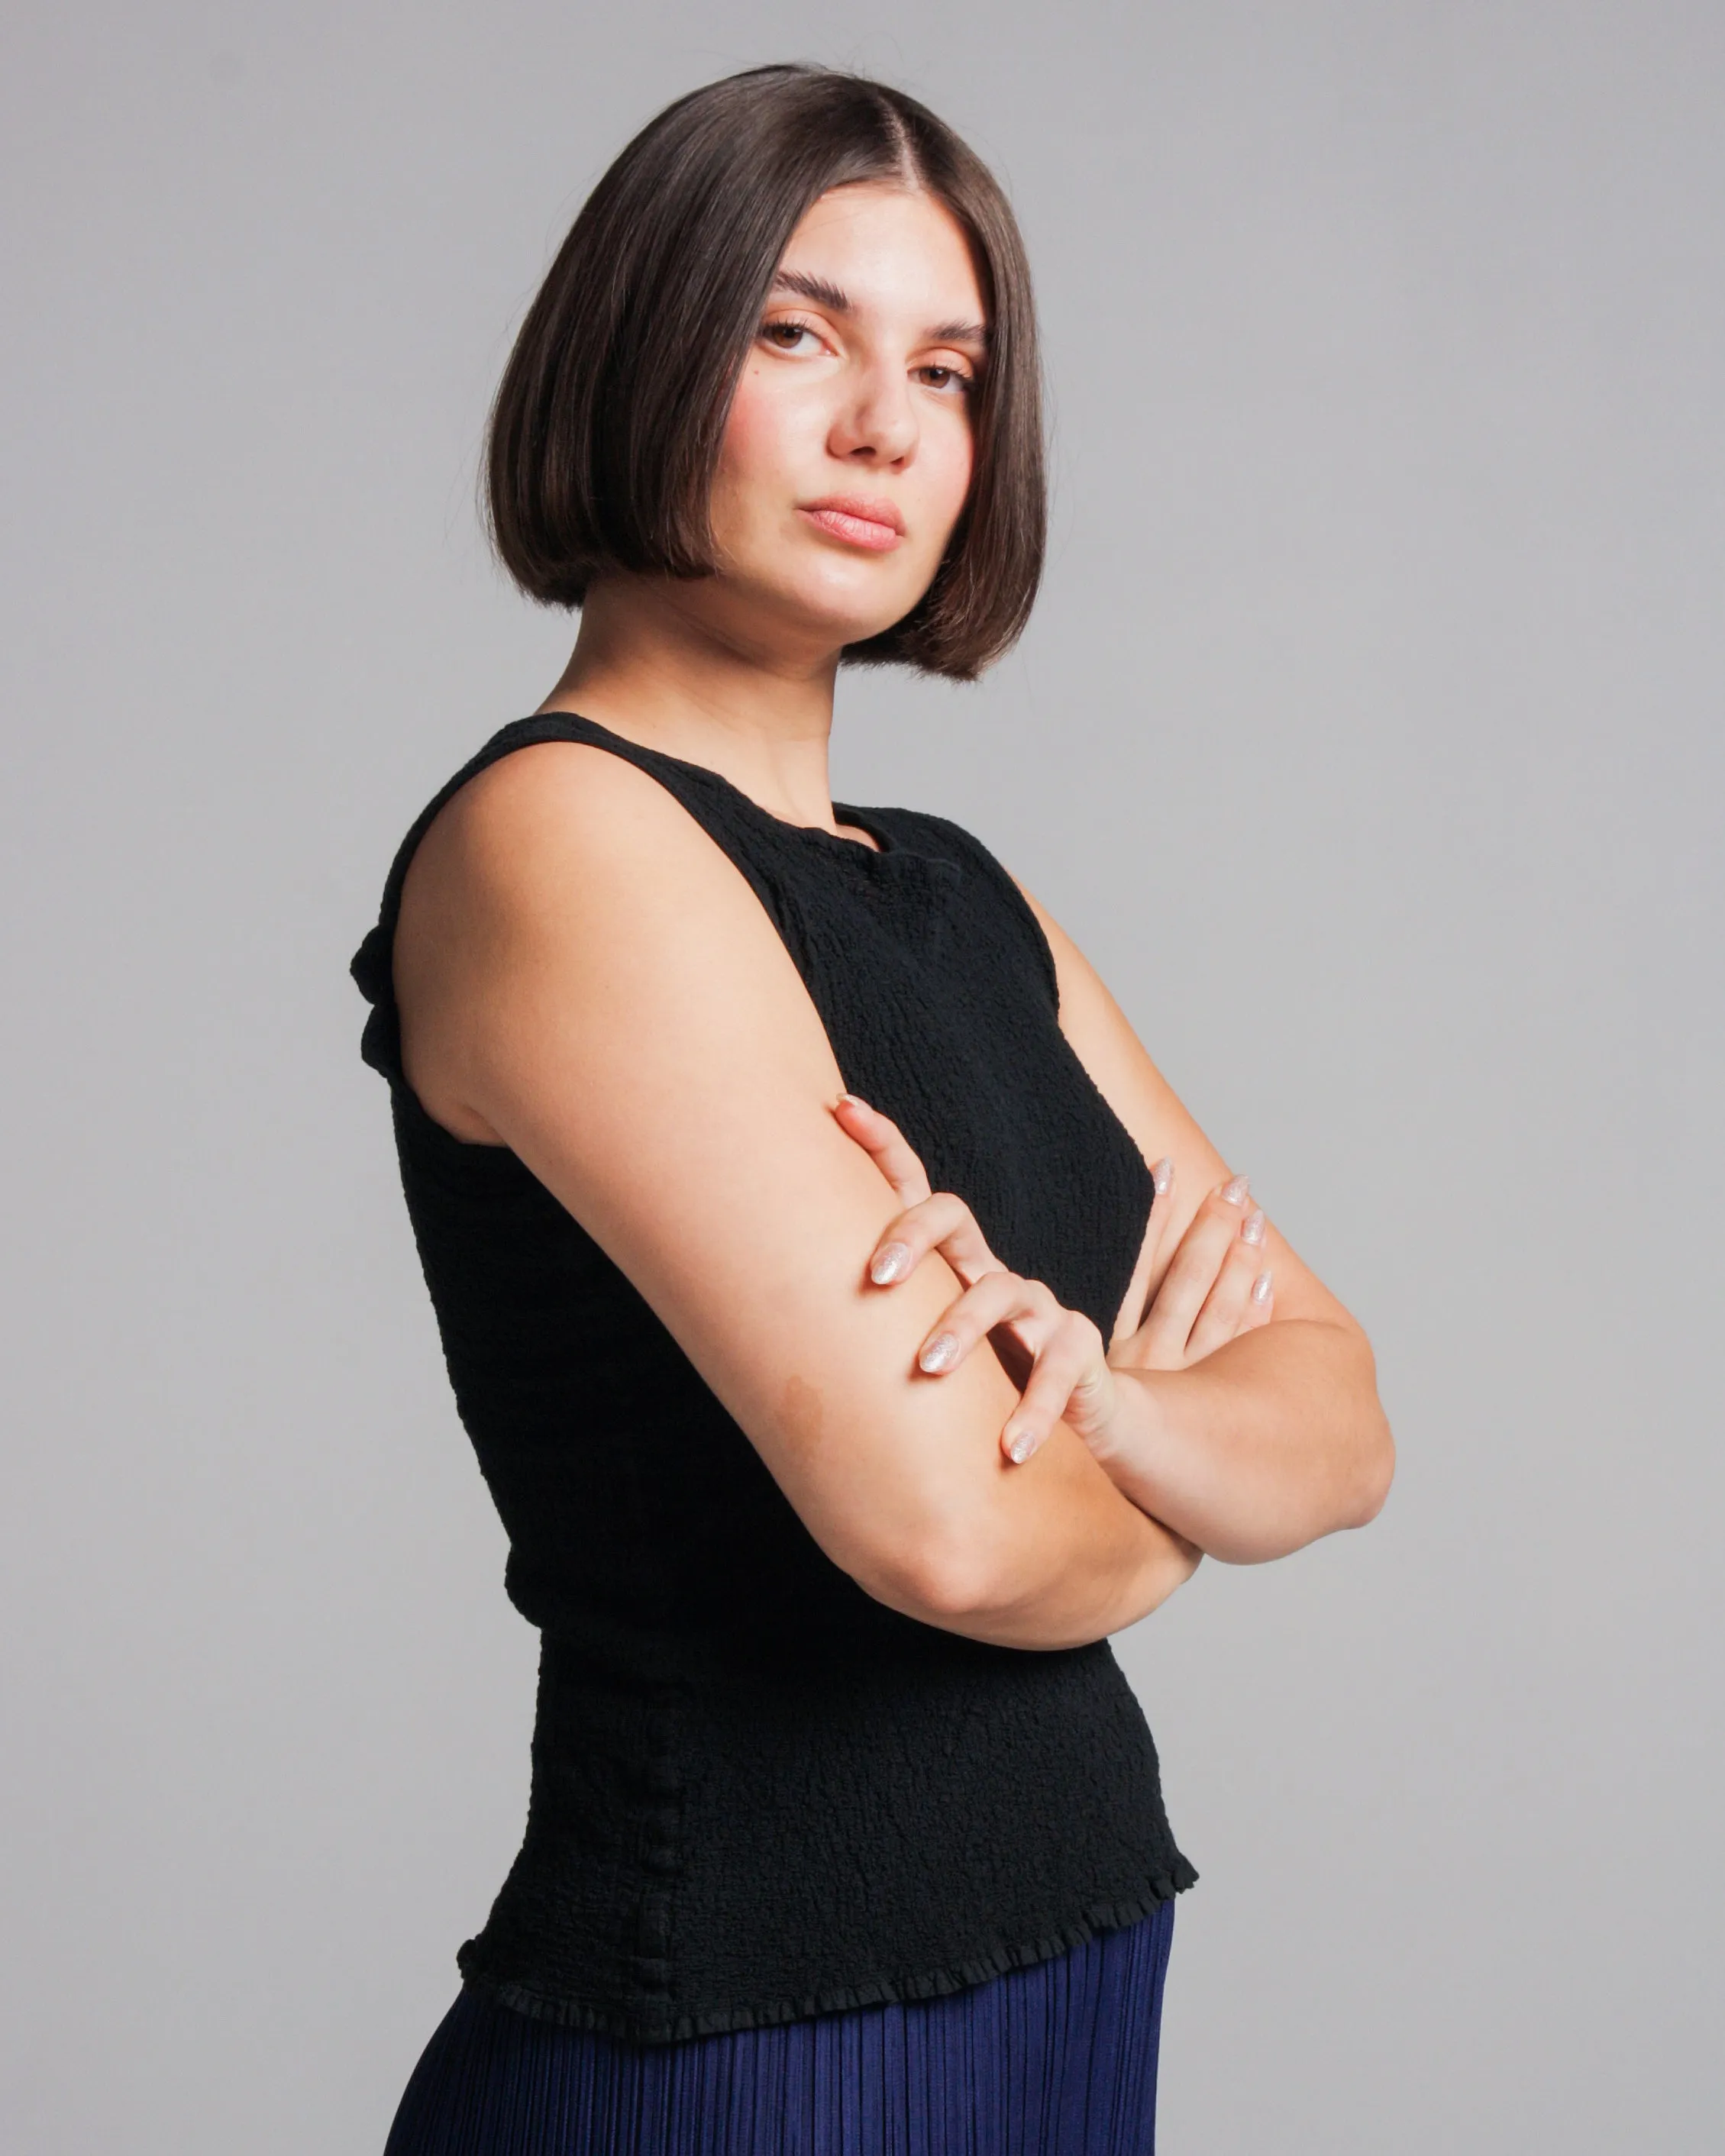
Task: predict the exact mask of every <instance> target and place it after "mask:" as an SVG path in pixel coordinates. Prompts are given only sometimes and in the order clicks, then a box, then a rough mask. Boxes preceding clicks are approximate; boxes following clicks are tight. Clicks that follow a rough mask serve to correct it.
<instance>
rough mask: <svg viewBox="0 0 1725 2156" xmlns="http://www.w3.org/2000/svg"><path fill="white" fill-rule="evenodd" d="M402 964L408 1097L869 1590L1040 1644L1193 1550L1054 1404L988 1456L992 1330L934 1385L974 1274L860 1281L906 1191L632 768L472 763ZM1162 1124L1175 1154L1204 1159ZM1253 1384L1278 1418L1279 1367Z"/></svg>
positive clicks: (932, 1263)
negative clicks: (512, 1197)
mask: <svg viewBox="0 0 1725 2156" xmlns="http://www.w3.org/2000/svg"><path fill="white" fill-rule="evenodd" d="M394 973H395V987H396V994H397V999H398V1004H399V1005H400V1009H401V1014H402V1026H403V1061H404V1065H405V1068H406V1070H407V1075H408V1081H409V1082H410V1083H411V1084H412V1085H413V1087H414V1089H415V1091H416V1092H417V1093H418V1096H419V1099H420V1101H421V1102H422V1103H423V1104H424V1106H425V1108H426V1109H427V1111H428V1112H429V1114H431V1115H432V1116H434V1117H435V1118H436V1119H437V1120H438V1121H439V1122H443V1123H444V1126H445V1127H447V1128H449V1129H450V1130H451V1131H453V1132H454V1133H455V1135H457V1136H458V1137H463V1138H465V1139H466V1140H468V1141H469V1142H473V1143H479V1144H485V1143H494V1144H506V1145H508V1146H510V1147H511V1148H512V1149H513V1150H514V1151H515V1152H516V1153H517V1154H518V1155H519V1156H520V1157H521V1159H522V1160H523V1161H524V1162H526V1164H527V1166H528V1167H529V1168H531V1169H532V1171H533V1172H534V1173H535V1174H536V1175H537V1176H538V1178H540V1180H541V1181H542V1182H543V1183H545V1184H546V1185H547V1188H549V1189H550V1190H552V1192H553V1193H555V1194H556V1195H557V1197H558V1198H559V1199H561V1200H562V1202H563V1204H565V1205H567V1207H568V1208H569V1209H570V1210H571V1211H572V1213H574V1214H575V1215H576V1216H577V1217H578V1219H580V1220H581V1221H582V1223H583V1225H584V1226H585V1227H586V1228H587V1229H588V1231H589V1232H590V1233H591V1234H592V1235H593V1236H594V1237H595V1239H596V1240H598V1243H599V1244H600V1245H601V1246H602V1247H603V1249H605V1250H607V1251H608V1254H609V1255H611V1256H612V1257H613V1258H614V1260H616V1262H617V1263H618V1264H619V1266H621V1268H622V1269H623V1270H624V1272H625V1273H626V1274H627V1275H628V1276H629V1278H630V1279H631V1280H632V1281H634V1284H635V1285H636V1286H637V1287H638V1288H639V1290H640V1291H641V1292H642V1294H643V1295H644V1296H645V1297H646V1299H647V1301H649V1303H650V1304H651V1305H652V1306H653V1307H654V1309H655V1311H656V1312H658V1314H659V1316H660V1317H661V1319H662V1320H663V1321H664V1322H665V1324H666V1326H667V1327H669V1329H670V1332H672V1333H673V1335H674V1336H675V1337H676V1339H677V1340H678V1341H679V1342H680V1345H681V1346H682V1347H683V1348H684V1349H685V1352H686V1353H688V1355H689V1356H690V1358H691V1361H692V1362H693V1363H694V1364H695V1366H696V1368H697V1369H698V1370H699V1371H700V1373H701V1376H702V1377H703V1378H705V1379H706V1382H707V1383H708V1384H709V1385H711V1388H712V1389H713V1390H714V1392H715V1393H716V1394H717V1396H718V1397H719V1399H721V1401H722V1402H723V1403H724V1404H725V1406H726V1409H728V1410H729V1412H730V1413H731V1414H732V1415H733V1416H735V1418H736V1419H737V1422H738V1423H739V1424H740V1425H741V1426H742V1429H743V1430H745V1431H746V1432H747V1435H748V1436H749V1437H750V1439H751V1440H752V1441H753V1443H754V1444H755V1445H756V1446H757V1449H758V1450H759V1451H760V1452H761V1454H762V1458H763V1460H765V1462H766V1464H767V1466H768V1468H769V1470H770V1471H772V1473H773V1476H775V1478H776V1479H777V1481H778V1482H779V1484H780V1486H781V1487H782V1488H783V1490H784V1491H785V1494H786V1496H787V1497H788V1500H789V1501H790V1502H791V1504H792V1505H793V1507H795V1509H796V1510H797V1512H798V1514H799V1516H800V1517H801V1518H802V1519H803V1522H804V1524H805V1525H806V1526H807V1527H808V1528H809V1532H810V1533H811V1534H812V1535H813V1536H814V1538H815V1539H816V1541H817V1542H819V1543H820V1544H821V1546H822V1548H824V1550H825V1551H826V1552H827V1553H828V1555H829V1557H830V1558H832V1559H833V1561H834V1563H837V1564H839V1566H841V1567H842V1568H844V1569H845V1570H846V1571H847V1572H849V1573H851V1574H852V1576H853V1577H855V1578H856V1579H857V1580H858V1581H859V1582H860V1584H861V1585H862V1586H863V1587H864V1588H865V1589H867V1591H868V1592H870V1594H875V1596H876V1597H877V1598H878V1599H880V1600H881V1601H883V1602H886V1603H888V1604H891V1606H893V1607H895V1608H897V1609H903V1610H905V1611H906V1612H907V1613H908V1614H911V1615H914V1616H917V1617H920V1618H922V1619H923V1620H925V1621H927V1622H929V1623H932V1624H936V1625H942V1626H943V1627H945V1628H946V1629H947V1630H953V1631H957V1632H962V1633H967V1634H968V1635H971V1636H973V1637H976V1638H979V1639H983V1640H995V1641H998V1642H999V1643H1001V1644H1004V1645H1018V1646H1025V1647H1057V1646H1065V1645H1076V1644H1079V1643H1081V1642H1083V1641H1086V1640H1095V1639H1099V1638H1101V1637H1103V1636H1105V1635H1106V1634H1107V1633H1109V1632H1111V1631H1116V1630H1120V1629H1121V1628H1122V1626H1124V1625H1129V1624H1131V1623H1132V1622H1134V1621H1136V1620H1137V1619H1138V1618H1139V1617H1142V1616H1143V1615H1144V1614H1147V1611H1149V1610H1150V1609H1154V1608H1155V1607H1156V1606H1157V1605H1158V1604H1159V1603H1160V1602H1161V1601H1162V1600H1163V1599H1165V1598H1166V1596H1167V1595H1168V1594H1169V1593H1171V1592H1172V1591H1173V1589H1175V1588H1176V1587H1178V1585H1179V1584H1180V1583H1181V1582H1182V1581H1183V1579H1184V1578H1186V1577H1187V1576H1188V1575H1189V1573H1190V1571H1191V1569H1192V1568H1193V1566H1194V1564H1195V1563H1196V1562H1197V1559H1198V1551H1197V1548H1195V1547H1194V1539H1193V1538H1191V1537H1188V1536H1187V1535H1185V1534H1184V1533H1183V1532H1174V1531H1173V1528H1172V1527H1171V1526H1170V1525H1164V1524H1163V1522H1161V1521H1160V1520H1159V1519H1158V1518H1157V1517H1153V1508H1152V1509H1151V1510H1147V1509H1146V1507H1145V1504H1144V1502H1143V1501H1141V1493H1138V1492H1128V1491H1126V1490H1125V1489H1123V1488H1122V1487H1121V1486H1117V1483H1116V1481H1114V1480H1113V1479H1112V1478H1111V1472H1110V1471H1109V1468H1108V1466H1107V1464H1106V1461H1105V1460H1103V1459H1101V1457H1100V1456H1099V1455H1097V1453H1096V1452H1095V1451H1094V1450H1092V1449H1091V1446H1090V1445H1088V1444H1087V1443H1086V1440H1085V1439H1084V1437H1083V1436H1082V1435H1081V1434H1080V1433H1079V1432H1078V1431H1077V1430H1074V1429H1073V1428H1072V1427H1071V1426H1070V1423H1069V1422H1068V1421H1066V1420H1065V1419H1060V1420H1055V1421H1053V1422H1052V1423H1051V1424H1050V1427H1049V1430H1048V1432H1047V1435H1046V1437H1045V1441H1044V1442H1043V1443H1042V1444H1041V1445H1040V1448H1039V1450H1037V1451H1036V1453H1035V1455H1034V1457H1033V1458H1031V1459H1029V1460H1027V1461H1026V1462H1025V1463H1024V1464H1023V1465H1015V1464H1014V1462H1013V1461H1012V1460H1010V1459H1009V1458H1008V1457H1007V1456H1006V1455H1005V1454H1004V1451H1003V1450H1002V1448H1001V1445H1000V1442H999V1435H1000V1432H1001V1430H1002V1429H1003V1427H1004V1424H1006V1422H1007V1421H1008V1419H1009V1417H1010V1416H1011V1415H1012V1414H1014V1411H1015V1410H1016V1409H1019V1406H1020V1404H1021V1399H1020V1393H1019V1389H1018V1388H1017V1386H1015V1385H1014V1383H1013V1381H1012V1379H1011V1378H1010V1377H1009V1374H1008V1372H1007V1369H1006V1368H1005V1367H1004V1363H1003V1362H1002V1361H1001V1359H1000V1358H999V1354H998V1353H987V1354H972V1355H967V1356H966V1357H964V1358H963V1360H962V1361H961V1362H960V1363H959V1364H958V1365H957V1367H956V1368H953V1369H952V1371H951V1372H950V1373H948V1374H947V1375H944V1376H942V1377H941V1378H939V1380H938V1382H933V1381H932V1380H931V1378H930V1377H929V1376H928V1375H927V1373H925V1372H924V1371H922V1370H921V1369H919V1368H918V1367H917V1364H916V1348H917V1346H918V1344H919V1342H921V1341H922V1340H923V1339H925V1338H926V1337H927V1335H928V1334H929V1333H930V1332H932V1331H934V1330H936V1329H937V1321H938V1320H939V1318H940V1317H941V1315H942V1312H944V1311H945V1310H947V1308H948V1307H949V1306H951V1305H952V1303H953V1302H954V1301H955V1300H957V1298H958V1296H960V1295H961V1294H962V1293H963V1282H962V1281H961V1279H960V1276H958V1274H957V1273H956V1272H955V1271H954V1270H953V1269H952V1266H951V1265H950V1264H949V1263H948V1262H947V1260H946V1258H945V1257H944V1256H943V1255H942V1254H941V1252H940V1251H939V1250H937V1249H932V1250H931V1251H930V1252H929V1254H928V1255H927V1257H926V1258H924V1259H923V1260H922V1262H920V1263H919V1264H917V1265H916V1266H915V1268H914V1269H913V1270H912V1271H911V1273H910V1275H909V1276H907V1277H906V1278H905V1279H904V1280H903V1281H901V1283H900V1284H899V1285H898V1286H896V1287H895V1288H894V1290H893V1291H892V1292H891V1294H882V1293H881V1292H880V1289H879V1288H878V1287H877V1286H875V1284H874V1283H873V1282H871V1281H870V1277H869V1275H868V1271H867V1259H868V1255H869V1253H870V1250H873V1249H874V1248H875V1245H876V1244H877V1242H878V1241H879V1240H880V1239H881V1237H882V1235H883V1231H884V1230H885V1229H886V1228H887V1227H888V1225H889V1224H890V1223H891V1220H892V1219H893V1218H894V1217H895V1214H896V1212H897V1211H899V1210H901V1208H900V1207H898V1206H897V1205H896V1204H895V1200H894V1197H893V1193H892V1192H891V1189H890V1188H889V1187H888V1185H887V1183H886V1181H885V1180H884V1179H883V1178H882V1177H881V1175H880V1172H879V1170H878V1168H876V1166H875V1164H874V1163H872V1162H871V1161H870V1158H868V1156H867V1154H866V1153H865V1151H864V1150H863V1149H862V1147H860V1145H859V1144H858V1143H856V1142H855V1141H854V1139H853V1138H852V1137H850V1135H847V1133H846V1132H845V1130H844V1129H842V1128H841V1127H840V1125H839V1121H838V1119H837V1118H836V1117H835V1116H834V1114H833V1113H832V1104H833V1102H834V1101H835V1100H836V1099H837V1097H838V1096H839V1092H840V1091H841V1088H842V1081H841V1079H840V1076H839V1071H838V1070H837V1068H836V1065H834V1060H833V1056H832V1051H831V1049H830V1046H829V1044H828V1042H827V1039H826V1036H825V1034H824V1030H823V1029H822V1027H821V1025H820V1023H819V1018H818V1016H817V1015H816V1014H815V1013H814V1009H813V1008H812V1006H811V1005H810V1004H809V998H808V995H807V993H806V991H805V990H804V988H803V983H802V981H801V979H800V978H799V977H798V974H797V973H796V970H795V968H794V966H793V964H792V962H791V960H790V958H789V957H788V954H787V953H786V952H785V950H784V948H783V944H782V943H781V942H780V941H779V939H778V935H777V933H776V932H775V931H774V930H773V927H772V926H771V923H770V922H769V921H768V919H767V917H766V916H765V914H764V913H763V912H762V909H761V907H760V906H759V903H758V901H757V900H756V898H755V896H754V895H753V893H752V891H750V890H749V888H748V886H747V884H746V882H745V881H744V880H743V878H742V875H740V873H739V872H738V871H737V870H736V868H735V867H734V866H733V865H732V863H731V862H730V861H729V860H726V857H725V856H724V855H723V854H722V853H721V852H720V850H718V849H717V848H716V847H715V846H714V845H713V844H712V843H711V840H710V839H707V837H706V834H704V833H703V832H701V830H700V829H699V828H698V826H696V824H694V823H693V822H692V821H691V819H690V818H689V817H688V816H687V815H686V814H685V812H684V811H683V809H682V808H680V806H679V805H678V804H677V803H675V801H673V800H672V799H671V798H670V796H669V795H668V794H666V793H665V792H664V791H663V789H662V788H660V787H659V786H658V785H657V784H656V783H655V781H654V780H652V779H651V778H649V777H648V776H647V775H646V774H645V773H643V772H641V771H639V770H638V769H637V768H636V767H634V766H633V765H630V764H628V763H625V762H622V761H620V760H619V759H617V758H615V757H610V756H608V755H607V754H606V753H605V752H603V751H602V750H599V749H596V748H592V747H587V746H585V745H583V744H578V743H572V742H547V743H544V744H541V745H538V746H536V747H532V748H528V749H523V750H521V751H518V752H516V754H515V755H513V756H511V757H506V758H505V759H503V760H502V762H500V763H498V764H495V765H494V766H492V767H490V769H489V770H487V771H486V772H485V773H481V774H480V777H479V778H476V779H475V780H474V781H472V782H471V783H470V784H469V785H468V786H467V787H465V788H464V789H463V790H462V792H461V793H459V794H458V795H457V796H456V797H455V798H454V800H453V801H452V802H451V803H449V806H448V807H447V808H445V809H444V812H443V814H441V815H440V816H439V819H437V821H436V823H435V824H434V825H433V826H432V828H431V829H430V830H429V832H428V834H426V837H425V839H424V841H423V842H422V844H421V845H420V847H419V849H418V852H417V854H416V855H415V857H414V861H413V867H412V870H410V872H409V875H408V880H407V884H406V886H405V888H404V891H403V903H402V910H401V916H400V920H399V923H398V931H397V936H396V942H395V950H394ZM1064 987H1065V981H1064V976H1063V989H1064ZM1121 1023H1122V1024H1124V1021H1123V1020H1122V1021H1121ZM1139 1052H1140V1053H1142V1051H1139ZM1080 1053H1081V1055H1085V1056H1086V1060H1089V1057H1088V1055H1087V1053H1086V1050H1085V1048H1084V1047H1083V1046H1082V1045H1080ZM1093 1075H1097V1076H1098V1082H1099V1083H1101V1084H1103V1085H1104V1090H1105V1091H1106V1090H1107V1086H1106V1081H1105V1080H1104V1078H1103V1077H1102V1075H1101V1073H1100V1072H1096V1071H1094V1070H1093ZM1170 1097H1172V1096H1170ZM1118 1105H1119V1104H1118V1103H1117V1106H1118ZM1122 1113H1123V1111H1122ZM1124 1119H1125V1120H1126V1121H1127V1127H1128V1128H1132V1130H1133V1135H1134V1136H1135V1137H1137V1138H1138V1142H1139V1143H1140V1144H1141V1145H1142V1144H1143V1143H1144V1138H1143V1135H1142V1132H1140V1130H1139V1129H1137V1127H1134V1125H1133V1123H1132V1118H1131V1117H1130V1116H1124ZM1182 1146H1183V1153H1184V1155H1185V1156H1186V1157H1185V1158H1180V1159H1179V1162H1178V1167H1179V1176H1180V1180H1181V1182H1182V1183H1186V1180H1187V1178H1188V1174H1189V1173H1193V1174H1196V1173H1199V1172H1200V1169H1199V1160H1200V1158H1201V1156H1200V1155H1199V1154H1197V1153H1195V1152H1193V1150H1192V1147H1191V1143H1190V1142H1189V1141H1182ZM1161 1149H1162V1150H1163V1151H1164V1152H1167V1151H1170V1150H1172V1148H1170V1147H1166V1146H1164V1147H1163V1148H1161ZM1148 1157H1154V1156H1153V1155H1151V1156H1148ZM1188 1159H1190V1161H1191V1162H1192V1163H1193V1165H1192V1168H1191V1169H1190V1171H1189V1168H1188ZM1289 1261H1290V1262H1291V1265H1297V1260H1292V1259H1291V1253H1290V1254H1289ZM1152 1262H1153V1263H1154V1262H1155V1260H1154V1259H1153V1260H1152ZM1275 1262H1276V1264H1277V1265H1278V1267H1280V1266H1281V1264H1282V1262H1283V1261H1282V1260H1281V1257H1280V1255H1276V1260H1275ZM1284 1292H1285V1291H1284V1287H1283V1283H1282V1279H1281V1272H1280V1270H1279V1271H1278V1276H1277V1284H1276V1294H1277V1301H1278V1304H1280V1303H1281V1301H1282V1299H1283V1296H1284ZM1349 1322H1351V1321H1349ZM1258 1329H1259V1331H1260V1332H1262V1333H1263V1334H1265V1335H1270V1334H1274V1333H1276V1332H1281V1331H1284V1330H1287V1329H1289V1328H1288V1327H1286V1326H1285V1325H1284V1324H1283V1323H1282V1322H1280V1321H1279V1322H1276V1323H1274V1324H1271V1325H1267V1326H1264V1327H1260V1328H1258ZM1235 1344H1236V1346H1238V1347H1246V1346H1249V1345H1250V1336H1249V1337H1247V1338H1245V1339H1243V1340H1241V1341H1240V1342H1236V1343H1235ZM1255 1382H1257V1383H1259V1386H1260V1390H1261V1391H1262V1392H1263V1394H1264V1396H1265V1399H1266V1402H1267V1403H1269V1404H1270V1410H1269V1412H1270V1414H1271V1415H1272V1416H1273V1413H1274V1412H1275V1410H1274V1401H1275V1397H1276V1394H1277V1392H1278V1390H1279V1389H1283V1387H1282V1382H1281V1380H1279V1379H1278V1378H1276V1376H1274V1375H1271V1376H1270V1377H1269V1378H1265V1379H1262V1380H1255ZM1196 1406H1197V1402H1196V1401H1194V1409H1196ZM1206 1412H1209V1410H1208V1409H1207V1410H1206ZM1214 1413H1215V1414H1216V1417H1217V1419H1218V1422H1221V1421H1222V1420H1224V1419H1226V1418H1227V1416H1228V1415H1229V1414H1230V1408H1229V1406H1228V1404H1227V1401H1226V1399H1225V1398H1224V1399H1222V1400H1220V1401H1219V1403H1218V1404H1217V1406H1216V1408H1215V1409H1214ZM1195 1422H1196V1417H1195V1414H1194V1426H1195ZM1236 1424H1237V1418H1236ZM1272 1426H1273V1425H1272ZM1148 1495H1149V1491H1148V1489H1147V1487H1146V1489H1145V1491H1143V1492H1142V1497H1147V1496H1148ZM1332 1524H1338V1525H1339V1524H1342V1522H1340V1521H1339V1520H1337V1521H1335V1522H1332ZM1317 1531H1318V1532H1321V1531H1322V1529H1318V1530H1317ZM1302 1538H1303V1537H1302Z"/></svg>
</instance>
